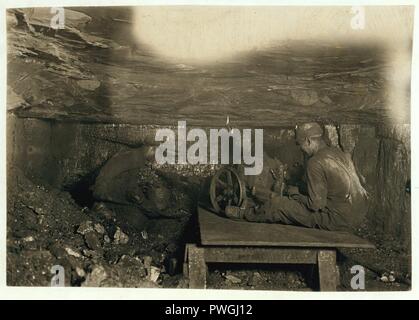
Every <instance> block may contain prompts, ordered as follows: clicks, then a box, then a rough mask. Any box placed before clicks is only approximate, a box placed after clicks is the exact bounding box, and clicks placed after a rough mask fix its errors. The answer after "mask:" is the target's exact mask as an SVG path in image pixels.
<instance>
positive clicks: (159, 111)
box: [8, 8, 389, 127]
mask: <svg viewBox="0 0 419 320" xmlns="http://www.w3.org/2000/svg"><path fill="white" fill-rule="evenodd" d="M130 19H131V18H130V14H129V9H128V8H118V9H116V8H113V9H111V8H72V9H71V10H68V9H66V28H65V29H63V30H53V29H51V28H50V27H49V23H50V13H49V11H48V10H47V11H45V10H44V11H42V10H33V9H32V10H31V9H24V10H9V11H8V111H9V112H13V113H15V114H17V115H18V116H22V117H37V118H46V119H55V120H66V121H83V122H107V123H132V124H159V125H160V124H161V125H172V124H175V123H176V121H177V120H187V121H188V122H189V123H190V124H193V125H214V126H216V125H223V124H224V123H225V119H226V117H227V116H229V117H230V120H231V122H232V123H233V124H235V125H238V126H242V125H243V126H267V127H269V126H290V125H293V124H294V123H296V122H301V121H307V120H321V121H325V122H334V123H342V122H344V123H377V122H382V121H384V120H386V119H387V118H388V117H389V114H388V112H387V109H386V107H385V105H386V99H387V95H386V92H387V90H386V74H387V69H386V68H387V65H386V60H385V55H384V52H383V50H382V48H380V46H377V45H374V44H370V45H369V46H363V47H360V46H358V47H356V46H350V45H344V44H342V43H314V42H313V41H310V42H301V41H287V42H280V43H273V44H272V45H271V46H270V47H267V48H265V49H263V50H252V51H250V52H243V53H242V54H240V55H237V56H234V57H232V58H229V59H227V60H224V61H223V62H218V63H212V64H206V65H205V64H186V63H184V62H182V63H180V62H179V63H176V62H174V61H167V60H165V59H164V58H163V57H159V56H158V55H157V54H155V53H154V52H153V51H152V50H151V49H149V48H147V47H146V46H143V45H141V44H138V43H136V42H135V41H133V39H132V38H131V35H130V34H131V33H130V28H131V21H130Z"/></svg>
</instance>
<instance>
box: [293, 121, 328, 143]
mask: <svg viewBox="0 0 419 320" xmlns="http://www.w3.org/2000/svg"><path fill="white" fill-rule="evenodd" d="M323 133H324V132H323V128H322V127H321V126H320V125H319V124H318V123H317V122H310V123H304V124H301V125H296V126H295V138H296V140H297V142H298V143H300V142H303V141H304V139H306V138H318V137H322V136H323Z"/></svg>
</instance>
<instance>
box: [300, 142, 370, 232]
mask: <svg viewBox="0 0 419 320" xmlns="http://www.w3.org/2000/svg"><path fill="white" fill-rule="evenodd" d="M348 161H352V160H350V159H348V158H347V156H346V155H345V153H343V152H342V151H341V150H339V149H337V148H334V147H325V148H323V149H321V150H319V151H318V152H317V153H316V154H315V155H314V156H312V157H311V158H310V159H309V160H308V162H307V168H306V181H307V192H308V197H307V198H306V199H305V202H306V205H307V207H308V208H309V209H310V210H312V211H319V210H321V211H328V212H331V213H333V214H337V215H339V216H341V217H343V218H344V219H345V220H346V221H347V222H348V223H350V224H358V223H359V222H360V221H361V220H362V218H363V217H364V215H365V212H366V209H367V204H366V199H365V197H364V196H363V195H362V194H361V193H360V192H359V190H357V188H356V185H355V184H354V183H353V181H352V180H351V178H350V175H349V174H348V170H350V169H348V168H350V166H349V165H348ZM352 168H353V167H352Z"/></svg>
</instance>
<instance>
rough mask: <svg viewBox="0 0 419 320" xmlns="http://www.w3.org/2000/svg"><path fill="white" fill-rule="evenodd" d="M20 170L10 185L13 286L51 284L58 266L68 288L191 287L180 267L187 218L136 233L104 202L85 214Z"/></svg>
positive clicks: (9, 277)
mask: <svg viewBox="0 0 419 320" xmlns="http://www.w3.org/2000/svg"><path fill="white" fill-rule="evenodd" d="M14 171H15V172H14V173H13V174H12V175H11V178H9V179H8V180H9V181H8V184H9V186H8V215H7V219H8V221H7V233H8V234H7V251H8V254H7V284H8V285H10V286H49V285H51V279H52V277H53V274H52V273H51V268H52V267H53V266H55V265H59V266H62V267H63V268H64V271H65V285H66V286H90V287H184V286H185V284H184V283H183V280H181V279H182V278H181V276H180V272H178V271H179V268H178V267H179V263H177V261H178V257H179V256H180V255H181V250H182V247H183V245H181V237H182V234H183V233H184V231H185V228H186V225H187V223H188V217H184V218H182V219H156V220H153V223H152V224H150V226H149V227H148V228H147V229H144V230H142V231H139V230H135V229H133V228H131V227H130V226H129V225H125V224H123V223H121V222H118V220H117V219H116V217H115V214H114V213H113V212H112V211H111V210H109V209H108V208H107V207H106V205H105V204H103V203H96V204H95V205H94V206H93V207H92V209H89V208H81V207H80V206H79V205H77V204H76V203H75V201H74V199H73V198H72V197H71V195H70V194H69V193H67V192H63V191H61V190H56V189H53V188H50V187H47V186H43V185H37V184H34V183H33V182H32V181H30V180H28V179H27V178H26V177H25V176H24V175H23V174H22V173H21V172H18V171H17V170H14ZM169 273H170V274H174V273H177V274H178V275H174V276H170V275H169Z"/></svg>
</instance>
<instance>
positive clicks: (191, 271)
mask: <svg viewBox="0 0 419 320" xmlns="http://www.w3.org/2000/svg"><path fill="white" fill-rule="evenodd" d="M187 250H188V251H187V255H188V277H189V288H191V289H205V287H206V284H207V283H206V282H207V265H206V263H205V257H204V249H203V248H199V247H197V246H196V245H194V244H189V245H188V247H187Z"/></svg>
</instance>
